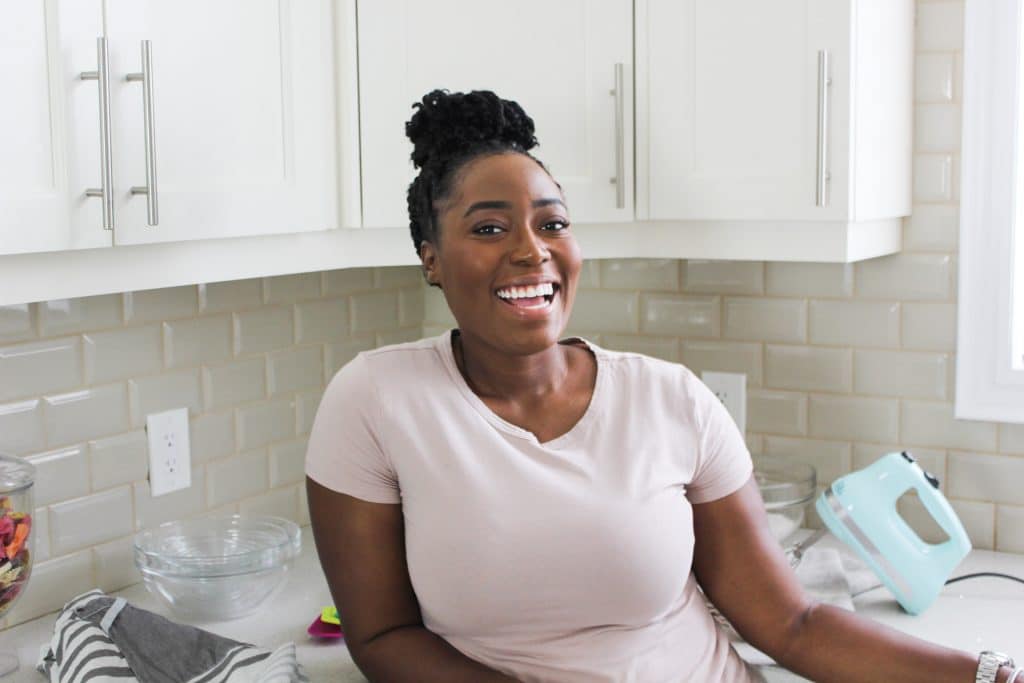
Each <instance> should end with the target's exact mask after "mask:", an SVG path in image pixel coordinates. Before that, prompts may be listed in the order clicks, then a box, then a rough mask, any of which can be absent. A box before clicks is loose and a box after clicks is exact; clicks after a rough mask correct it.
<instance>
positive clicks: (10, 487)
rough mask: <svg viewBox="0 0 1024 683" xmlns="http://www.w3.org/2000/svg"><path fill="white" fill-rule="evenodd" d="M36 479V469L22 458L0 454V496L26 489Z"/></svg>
mask: <svg viewBox="0 0 1024 683" xmlns="http://www.w3.org/2000/svg"><path fill="white" fill-rule="evenodd" d="M35 479H36V468H35V467H34V466H33V465H32V463H30V462H29V461H27V460H25V459H24V458H19V457H17V456H16V455H4V454H2V453H0V494H4V493H13V492H15V491H20V490H22V489H25V488H28V487H29V486H31V485H32V482H34V481H35Z"/></svg>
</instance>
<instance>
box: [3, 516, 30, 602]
mask: <svg viewBox="0 0 1024 683" xmlns="http://www.w3.org/2000/svg"><path fill="white" fill-rule="evenodd" d="M31 530H32V515H30V514H29V513H27V512H15V511H14V509H13V505H12V504H11V500H10V498H8V497H6V496H0V614H3V613H4V612H6V611H7V608H8V607H9V606H10V605H12V604H13V603H14V599H15V598H16V597H18V593H20V592H21V589H22V587H23V586H24V585H25V582H26V581H28V575H29V571H30V570H31V568H32V560H31V557H30V553H29V549H28V535H29V532H30V531H31Z"/></svg>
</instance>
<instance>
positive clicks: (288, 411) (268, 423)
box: [235, 396, 295, 450]
mask: <svg viewBox="0 0 1024 683" xmlns="http://www.w3.org/2000/svg"><path fill="white" fill-rule="evenodd" d="M235 420H236V425H237V426H236V428H235V433H236V435H237V437H238V448H239V449H240V450H249V449H251V448H257V447H259V446H264V445H266V444H268V443H271V442H273V441H282V440H284V439H287V438H289V437H292V436H295V398H294V397H291V396H288V397H285V398H280V399H276V400H273V401H265V402H262V403H253V404H251V405H247V406H243V407H241V408H236V409H235Z"/></svg>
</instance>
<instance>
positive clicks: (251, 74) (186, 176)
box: [108, 0, 337, 244]
mask: <svg viewBox="0 0 1024 683" xmlns="http://www.w3.org/2000/svg"><path fill="white" fill-rule="evenodd" d="M108 30H109V33H110V36H111V44H112V48H111V49H112V61H113V62H114V64H115V65H116V69H117V74H118V80H117V83H116V87H115V88H114V94H113V98H114V113H115V122H116V123H115V127H116V130H115V137H116V142H117V147H116V150H115V155H116V159H117V164H116V168H117V170H118V183H119V195H118V196H119V201H120V204H121V207H120V214H121V215H120V217H119V219H118V224H117V230H116V242H117V243H118V244H135V243H143V242H164V241H177V240H190V239H203V238H211V237H234V236H241V235H257V234H267V233H284V232H301V231H309V230H321V229H326V228H331V227H336V220H337V211H336V199H335V198H336V197H337V192H336V186H335V181H334V177H335V176H334V172H335V171H334V168H335V164H334V157H335V150H334V146H335V133H334V130H335V128H334V121H333V118H332V112H333V105H332V101H333V87H332V83H331V78H332V76H331V74H332V73H333V68H332V64H333V52H332V49H331V45H332V42H331V40H332V39H331V33H330V32H331V30H332V21H331V9H330V5H329V3H327V2H318V1H312V0H304V1H298V0H292V1H289V0H280V1H278V0H255V1H254V0H217V1H216V2H208V1H204V0H181V1H178V2H174V3H168V2H161V1H159V0H146V1H138V0H109V1H108ZM142 40H149V41H151V50H152V65H153V80H154V85H153V93H154V94H153V105H154V106H153V113H154V125H155V138H156V148H155V149H156V152H155V157H156V175H157V187H158V193H157V199H158V211H159V215H158V224H157V225H156V226H150V225H147V211H146V196H145V195H131V194H130V193H129V189H130V187H131V186H144V185H145V184H146V168H145V148H144V140H145V137H144V136H145V134H146V132H145V129H144V111H143V88H142V84H141V83H140V82H128V81H126V80H125V76H126V75H127V74H128V73H132V72H139V71H141V47H140V44H141V41H142Z"/></svg>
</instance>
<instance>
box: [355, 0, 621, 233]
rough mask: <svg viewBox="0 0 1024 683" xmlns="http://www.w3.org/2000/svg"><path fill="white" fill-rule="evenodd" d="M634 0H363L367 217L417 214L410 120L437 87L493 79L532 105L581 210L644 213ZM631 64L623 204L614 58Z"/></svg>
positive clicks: (544, 145)
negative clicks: (640, 208)
mask: <svg viewBox="0 0 1024 683" xmlns="http://www.w3.org/2000/svg"><path fill="white" fill-rule="evenodd" d="M631 26H632V6H631V3H630V2H629V1H628V0H614V1H612V2H602V3H594V2H587V1H586V0H559V1H558V2H548V1H545V0H526V1H525V2H517V3H509V2H503V1H501V0H480V1H477V2H472V3H469V2H462V1H460V0H434V1H432V2H410V1H408V0H372V1H371V2H362V3H360V5H359V35H360V41H359V65H360V66H359V69H360V96H361V97H360V110H361V121H362V124H361V126H362V140H363V149H362V164H363V212H364V213H363V220H364V225H366V226H369V227H382V226H387V227H397V226H404V225H408V222H409V221H408V215H407V213H406V199H405V196H406V191H407V189H408V186H409V183H410V182H411V181H412V179H413V177H414V171H413V168H412V164H411V162H410V161H409V154H410V152H411V151H412V147H411V145H410V143H409V142H408V140H407V139H406V137H405V134H404V131H405V128H404V123H405V121H407V120H408V119H409V117H410V116H411V115H412V108H411V107H412V104H413V102H417V101H419V100H420V98H422V96H423V95H424V94H426V93H427V92H429V91H430V90H433V89H435V88H444V89H448V90H450V91H453V92H456V91H463V92H464V91H468V90H493V91H495V92H496V93H497V94H498V95H500V96H501V97H503V98H505V99H511V100H516V101H517V102H519V103H520V104H521V105H522V106H523V108H524V109H525V110H526V112H527V113H528V114H529V115H530V116H532V117H533V119H534V122H535V124H536V127H537V138H538V140H539V141H540V146H539V147H538V148H537V149H536V151H535V154H536V155H537V156H538V158H540V159H541V160H542V161H544V162H545V164H546V165H547V166H548V167H549V168H550V170H551V172H552V173H553V174H554V176H555V178H556V179H557V180H558V181H559V182H560V183H561V184H562V186H563V187H564V188H565V191H566V196H567V199H568V202H569V206H570V209H571V210H572V215H573V219H574V220H576V221H622V220H632V218H633V197H632V194H633V193H632V187H633V178H632V168H633V157H632V153H633V144H632V109H633V102H632V95H631V93H632V82H631V78H630V77H629V75H630V74H631V73H632V49H633V45H632V31H631ZM617 63H621V64H623V65H624V66H623V70H624V72H625V74H626V78H625V87H624V88H623V90H624V93H623V96H624V97H625V98H626V99H625V100H624V101H623V103H622V104H623V110H624V112H625V115H626V119H625V121H624V135H623V138H624V139H623V140H622V144H623V147H622V153H623V154H624V155H625V157H624V159H623V165H624V167H625V174H624V178H622V179H621V182H623V183H624V185H625V187H626V188H627V189H628V191H627V192H626V193H625V201H624V206H623V208H617V206H616V187H615V185H614V184H613V183H612V182H611V179H612V178H613V177H615V176H616V144H618V141H617V137H616V130H615V114H616V110H615V107H616V99H615V97H614V96H613V95H612V94H611V90H612V89H613V88H614V86H615V65H616V64H617Z"/></svg>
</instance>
